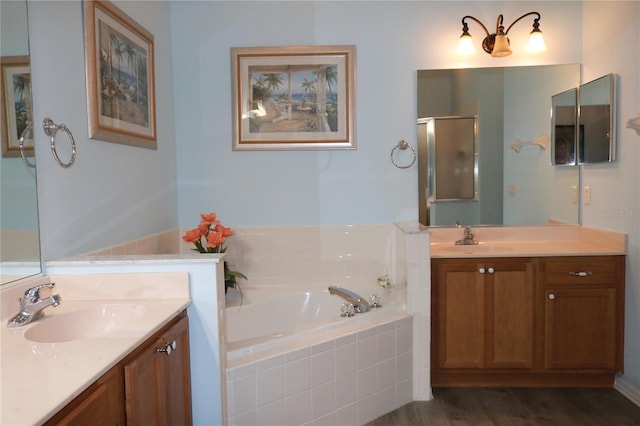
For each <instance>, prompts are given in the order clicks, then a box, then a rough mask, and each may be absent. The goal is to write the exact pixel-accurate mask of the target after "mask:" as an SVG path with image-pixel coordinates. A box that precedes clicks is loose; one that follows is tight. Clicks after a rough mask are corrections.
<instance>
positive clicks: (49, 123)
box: [42, 118, 76, 168]
mask: <svg viewBox="0 0 640 426" xmlns="http://www.w3.org/2000/svg"><path fill="white" fill-rule="evenodd" d="M42 129H43V130H44V133H45V134H46V135H47V136H51V152H52V153H53V158H54V159H55V160H56V163H58V164H59V165H60V166H61V167H64V168H67V167H69V166H71V165H72V164H73V163H74V161H76V141H75V140H74V139H73V135H72V134H71V130H69V128H68V127H67V126H65V125H64V124H56V123H54V122H53V120H52V119H50V118H45V119H44V120H42ZM58 130H62V131H64V132H66V133H67V136H69V140H70V141H71V159H70V160H69V162H68V163H63V162H62V161H61V160H60V157H59V156H58V152H57V151H56V134H57V133H58Z"/></svg>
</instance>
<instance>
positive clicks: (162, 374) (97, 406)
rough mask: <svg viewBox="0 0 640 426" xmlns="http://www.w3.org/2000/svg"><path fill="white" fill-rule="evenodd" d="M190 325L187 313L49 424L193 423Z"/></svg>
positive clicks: (139, 348) (74, 401) (159, 332)
mask: <svg viewBox="0 0 640 426" xmlns="http://www.w3.org/2000/svg"><path fill="white" fill-rule="evenodd" d="M188 325H189V324H188V317H187V313H186V311H183V312H182V313H180V314H179V315H178V316H177V317H176V318H174V319H173V320H172V321H171V322H170V323H169V324H167V325H166V326H165V327H163V329H162V330H160V331H158V333H156V334H155V335H154V336H152V337H151V338H150V339H148V340H147V341H145V343H143V344H142V345H140V346H139V347H138V348H136V349H135V350H134V351H133V352H132V353H130V354H129V355H127V356H126V357H125V358H124V359H123V360H122V361H120V362H119V363H118V364H116V365H115V366H114V367H113V368H111V369H110V370H109V371H108V372H107V373H105V374H104V375H103V376H102V377H101V378H99V379H98V380H97V381H96V382H95V383H93V384H92V385H91V386H89V387H88V388H87V389H86V390H85V391H83V392H82V393H81V394H80V395H79V396H78V397H76V398H75V399H74V400H73V401H71V402H70V403H69V404H68V405H67V406H66V407H65V408H63V409H62V410H61V411H60V412H58V413H57V414H55V415H54V416H53V417H52V418H51V419H50V420H48V421H47V422H46V423H45V424H46V425H78V426H85V425H150V424H153V425H190V424H192V417H191V381H190V377H191V376H190V366H189V333H188ZM173 342H175V345H172V343H173ZM167 345H168V346H167ZM168 347H170V348H171V349H168ZM158 350H160V351H158Z"/></svg>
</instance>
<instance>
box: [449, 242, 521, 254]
mask: <svg viewBox="0 0 640 426" xmlns="http://www.w3.org/2000/svg"><path fill="white" fill-rule="evenodd" d="M438 249H439V250H445V251H450V252H456V253H471V254H473V253H496V252H503V251H510V250H513V249H512V248H511V247H509V246H505V245H498V244H483V243H479V244H474V245H468V246H465V245H454V244H452V245H443V246H438Z"/></svg>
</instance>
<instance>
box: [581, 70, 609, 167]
mask: <svg viewBox="0 0 640 426" xmlns="http://www.w3.org/2000/svg"><path fill="white" fill-rule="evenodd" d="M614 95H615V76H614V75H613V74H608V75H605V76H603V77H600V78H598V79H595V80H593V81H590V82H588V83H585V84H583V85H581V86H580V90H579V95H578V96H579V98H580V101H579V105H580V108H579V112H578V114H579V117H580V118H579V121H580V132H581V135H580V137H579V143H578V157H579V163H580V164H586V163H603V162H612V161H614V160H615V152H616V135H615V122H616V118H615V108H614V105H615V99H614Z"/></svg>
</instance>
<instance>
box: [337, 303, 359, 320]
mask: <svg viewBox="0 0 640 426" xmlns="http://www.w3.org/2000/svg"><path fill="white" fill-rule="evenodd" d="M340 311H341V314H340V316H341V317H347V318H348V317H352V316H354V315H355V314H356V308H355V307H354V306H353V303H343V304H342V306H340Z"/></svg>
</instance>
